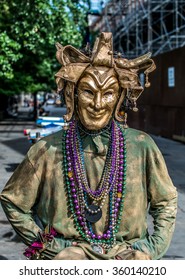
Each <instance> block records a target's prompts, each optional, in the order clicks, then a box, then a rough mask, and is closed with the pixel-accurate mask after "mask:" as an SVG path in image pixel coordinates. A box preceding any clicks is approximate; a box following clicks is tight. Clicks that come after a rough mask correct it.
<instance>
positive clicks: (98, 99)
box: [94, 92, 102, 110]
mask: <svg viewBox="0 0 185 280" xmlns="http://www.w3.org/2000/svg"><path fill="white" fill-rule="evenodd" d="M101 107H102V100H101V93H100V92H97V94H96V96H95V98H94V108H95V109H96V110H100V109H101Z"/></svg>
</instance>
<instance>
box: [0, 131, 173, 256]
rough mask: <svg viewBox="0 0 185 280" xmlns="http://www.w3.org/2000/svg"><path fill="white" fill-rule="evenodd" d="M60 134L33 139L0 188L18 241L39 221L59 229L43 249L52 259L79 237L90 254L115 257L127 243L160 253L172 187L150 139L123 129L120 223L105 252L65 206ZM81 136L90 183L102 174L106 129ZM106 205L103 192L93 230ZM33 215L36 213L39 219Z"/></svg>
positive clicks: (168, 231) (168, 228)
mask: <svg viewBox="0 0 185 280" xmlns="http://www.w3.org/2000/svg"><path fill="white" fill-rule="evenodd" d="M62 134H63V131H59V132H57V133H55V134H52V135H50V136H47V137H45V138H42V139H41V140H40V141H39V142H37V143H36V144H34V145H33V146H32V147H31V148H30V150H29V151H28V153H27V155H26V157H25V159H24V160H23V162H22V163H21V164H20V165H19V166H18V168H17V169H16V171H15V172H14V174H13V175H12V177H11V178H10V179H9V181H8V182H7V184H6V186H5V188H4V190H3V191H2V193H1V196H0V199H1V203H2V206H3V209H4V211H5V213H6V215H7V218H8V220H9V222H10V223H11V225H12V226H13V228H14V229H15V231H16V232H17V233H18V235H20V236H21V238H22V240H23V242H24V243H25V244H27V245H31V243H32V242H34V241H35V239H36V238H37V234H38V231H40V230H41V227H43V228H45V227H46V226H47V225H48V224H50V225H51V226H52V227H53V228H54V229H55V230H56V231H57V232H58V233H59V235H58V236H57V237H55V238H54V239H53V240H52V242H51V243H50V246H49V247H48V248H47V249H46V250H45V251H43V252H42V256H43V257H44V258H45V259H52V258H53V257H54V256H55V255H56V254H57V253H58V252H60V251H61V250H62V249H64V248H65V247H67V246H70V245H71V242H72V241H77V242H79V245H78V246H80V247H81V248H82V249H83V250H84V251H85V253H86V255H87V256H88V258H90V259H114V258H115V255H116V254H118V253H119V252H120V251H122V250H124V249H126V247H127V246H128V245H132V247H133V248H134V249H136V250H140V251H143V252H146V253H147V254H149V255H150V256H151V258H152V259H160V258H161V257H162V256H163V255H164V254H165V252H166V251H167V249H168V247H169V245H170V242H171V239H172V235H173V231H174V226H175V218H176V211H177V192H176V188H175V187H174V186H173V184H172V181H171V179H170V177H169V175H168V171H167V168H166V165H165V162H164V159H163V157H162V155H161V152H160V151H159V149H158V147H157V146H156V144H155V143H154V141H153V140H152V139H151V138H150V136H148V135H147V134H146V133H144V132H141V131H138V130H135V129H131V128H128V129H126V147H127V171H126V172H127V181H126V193H125V200H124V207H123V213H122V218H121V223H120V227H119V231H118V233H117V234H116V245H115V246H114V247H113V248H112V249H110V251H109V252H108V253H107V254H99V253H96V252H94V251H93V250H92V248H91V246H90V245H89V244H87V243H86V242H85V241H84V240H83V239H82V237H81V236H80V234H79V233H78V231H77V230H76V228H75V226H74V219H73V217H72V216H71V214H70V212H69V211H68V197H67V194H66V190H65V182H64V173H63V164H62V161H63V154H62ZM81 137H82V143H83V149H84V157H85V167H86V172H87V178H88V181H89V184H90V186H91V188H92V189H93V188H95V186H96V185H97V184H98V182H99V181H100V178H101V175H102V171H103V167H104V162H105V158H106V151H107V146H108V141H109V140H108V135H107V134H106V133H104V134H102V135H99V136H94V137H91V136H89V135H86V134H82V135H81ZM108 207H109V204H108V198H107V201H106V203H105V204H104V206H103V209H102V213H103V215H102V218H101V219H100V220H99V221H98V222H97V223H95V230H96V233H97V234H102V233H103V231H104V226H105V219H106V214H107V210H108ZM148 210H149V213H150V214H151V215H152V217H153V221H154V222H153V223H154V232H153V233H152V234H151V235H149V233H148V229H147V228H148V227H147V213H148ZM35 217H38V218H39V223H37V222H36V219H35Z"/></svg>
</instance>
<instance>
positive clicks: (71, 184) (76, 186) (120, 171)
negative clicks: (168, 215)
mask: <svg viewBox="0 0 185 280" xmlns="http://www.w3.org/2000/svg"><path fill="white" fill-rule="evenodd" d="M63 142H64V145H63V153H64V174H65V181H66V190H67V194H68V198H69V207H70V210H71V213H72V214H73V216H74V221H75V225H76V228H77V230H78V231H79V233H80V235H81V236H82V237H83V238H84V239H85V240H86V241H87V242H89V243H91V244H95V245H96V244H98V245H101V246H102V247H104V248H110V247H112V246H113V245H114V244H115V242H116V233H117V231H118V229H119V225H120V220H121V216H122V212H123V201H124V195H125V187H126V146H125V136H124V131H123V130H122V128H121V126H119V125H118V124H117V123H114V122H113V124H112V129H111V150H110V156H111V157H110V158H111V160H110V161H109V162H108V163H109V167H108V168H107V169H106V172H105V174H104V180H106V181H107V182H108V183H106V185H105V184H103V185H102V188H103V191H102V189H100V190H99V191H98V192H93V193H92V192H91V191H89V190H91V188H90V186H88V185H87V186H85V187H84V185H86V184H87V182H84V178H85V176H83V172H84V171H85V168H84V159H83V151H82V150H81V139H80V138H79V135H78V133H77V129H76V127H75V122H72V123H71V124H70V127H69V130H68V131H67V132H65V133H64V141H63ZM105 190H106V191H105ZM108 194H109V221H108V225H106V230H104V232H103V234H102V235H97V234H96V233H95V232H94V231H93V229H92V224H91V222H89V221H87V220H86V217H85V209H86V208H88V199H87V197H88V196H89V197H90V198H91V199H92V197H95V198H98V199H97V200H96V201H99V200H100V206H101V208H102V207H103V205H104V203H105V198H106V196H107V195H108ZM99 197H101V198H100V199H99ZM88 211H89V209H88Z"/></svg>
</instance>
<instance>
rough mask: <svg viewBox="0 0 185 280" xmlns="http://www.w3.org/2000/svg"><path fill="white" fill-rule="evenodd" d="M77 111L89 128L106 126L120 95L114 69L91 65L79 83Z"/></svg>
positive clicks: (82, 121)
mask: <svg viewBox="0 0 185 280" xmlns="http://www.w3.org/2000/svg"><path fill="white" fill-rule="evenodd" d="M77 92H78V94H77V113H78V117H79V119H80V121H81V123H82V124H83V125H84V126H85V127H86V128H87V129H89V130H99V129H102V128H104V127H105V126H106V125H107V124H108V123H109V121H110V119H111V117H112V115H113V112H114V110H115V107H116V104H117V102H118V98H119V95H120V86H119V82H118V79H117V77H116V74H115V72H114V71H113V69H110V68H107V67H104V68H103V67H96V68H94V67H91V68H89V69H87V70H86V71H85V73H84V75H83V77H82V78H81V79H80V81H79V82H78V85H77Z"/></svg>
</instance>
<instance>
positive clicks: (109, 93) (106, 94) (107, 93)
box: [103, 91, 113, 96]
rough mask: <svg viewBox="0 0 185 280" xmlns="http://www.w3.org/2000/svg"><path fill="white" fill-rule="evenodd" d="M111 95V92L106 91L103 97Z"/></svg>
mask: <svg viewBox="0 0 185 280" xmlns="http://www.w3.org/2000/svg"><path fill="white" fill-rule="evenodd" d="M112 93H113V92H112V91H106V92H105V93H104V94H103V95H104V96H111V95H112Z"/></svg>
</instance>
